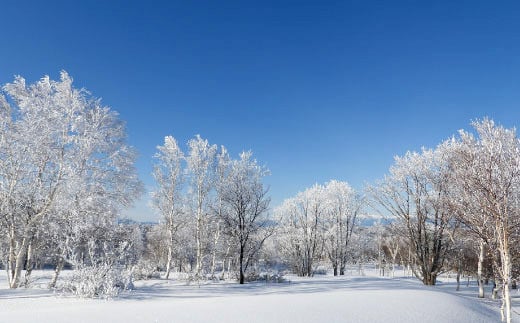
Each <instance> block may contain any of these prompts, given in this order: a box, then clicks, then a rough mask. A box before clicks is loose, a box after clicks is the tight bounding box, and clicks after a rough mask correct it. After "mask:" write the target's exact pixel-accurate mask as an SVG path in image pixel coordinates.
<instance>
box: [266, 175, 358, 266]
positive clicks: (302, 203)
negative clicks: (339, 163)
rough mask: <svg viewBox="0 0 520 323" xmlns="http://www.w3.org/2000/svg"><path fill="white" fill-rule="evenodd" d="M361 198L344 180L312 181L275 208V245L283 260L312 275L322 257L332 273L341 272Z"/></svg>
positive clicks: (346, 257)
mask: <svg viewBox="0 0 520 323" xmlns="http://www.w3.org/2000/svg"><path fill="white" fill-rule="evenodd" d="M362 202H363V200H362V198H361V197H360V196H359V194H357V193H356V192H355V191H354V189H352V187H350V186H349V185H348V183H346V182H339V181H336V180H333V181H330V182H328V183H326V184H325V185H318V184H316V185H314V186H313V187H311V188H308V189H306V190H305V191H303V192H301V193H298V194H297V195H296V196H295V197H293V198H290V199H287V200H285V201H284V202H283V203H282V205H281V206H279V207H278V208H277V209H276V213H277V214H278V218H279V219H280V222H279V226H280V229H279V232H278V235H277V240H278V242H279V243H278V245H279V247H280V252H281V253H282V255H283V257H284V259H285V261H286V262H287V263H288V264H289V265H290V266H291V268H292V270H293V271H294V272H295V273H297V274H298V275H300V276H313V275H314V272H315V271H316V268H317V266H318V265H319V264H321V261H322V260H323V259H324V258H327V259H328V260H329V261H330V265H331V267H332V268H333V271H334V276H336V275H338V271H339V274H340V275H344V274H345V268H346V265H347V261H348V260H349V257H350V253H349V251H350V250H349V248H350V245H349V243H350V241H351V239H352V235H353V232H354V228H355V227H356V225H357V222H358V215H359V213H360V211H361V207H362Z"/></svg>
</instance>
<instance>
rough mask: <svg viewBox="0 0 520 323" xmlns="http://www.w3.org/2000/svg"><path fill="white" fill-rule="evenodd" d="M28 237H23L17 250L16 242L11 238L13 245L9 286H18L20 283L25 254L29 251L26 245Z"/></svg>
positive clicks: (10, 257) (10, 248)
mask: <svg viewBox="0 0 520 323" xmlns="http://www.w3.org/2000/svg"><path fill="white" fill-rule="evenodd" d="M26 243H27V239H25V238H24V239H23V240H22V243H21V244H20V246H19V248H18V252H16V251H15V250H16V242H15V240H14V239H11V245H10V246H9V250H10V252H9V264H8V266H9V267H10V268H9V277H8V278H9V288H12V289H14V288H18V286H19V284H20V276H21V274H22V269H23V265H24V263H25V260H26V258H25V255H26V252H27V247H26Z"/></svg>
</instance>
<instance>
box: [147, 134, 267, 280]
mask: <svg viewBox="0 0 520 323" xmlns="http://www.w3.org/2000/svg"><path fill="white" fill-rule="evenodd" d="M157 150H158V152H157V154H156V156H155V157H156V164H155V167H154V173H153V174H154V177H155V180H156V183H157V187H156V189H155V191H154V192H153V193H152V203H153V206H154V208H155V209H156V210H157V211H158V212H159V213H160V214H161V215H162V217H163V221H162V223H161V226H162V227H163V229H164V234H165V235H166V236H167V238H166V239H165V241H166V242H167V256H166V269H165V270H166V278H168V277H169V274H170V271H171V268H172V266H173V265H174V262H176V263H177V266H178V267H179V268H182V267H183V265H184V264H188V265H189V266H190V271H191V269H193V273H194V277H193V278H194V279H196V280H199V279H202V278H204V277H206V275H207V274H209V275H210V277H211V278H215V271H216V269H217V265H219V264H220V266H219V267H220V269H221V270H222V272H223V267H224V264H225V262H226V261H227V263H228V270H230V268H231V266H235V267H237V268H238V274H239V281H240V283H241V284H243V283H244V281H245V278H246V277H245V273H246V271H247V269H248V267H249V266H250V264H251V263H252V261H253V260H254V259H255V257H256V256H257V255H258V251H259V250H260V249H261V247H262V245H263V243H264V241H265V240H266V239H267V238H268V237H269V236H270V235H271V234H272V233H273V231H274V223H273V222H272V221H271V219H270V217H269V213H268V212H267V211H268V208H269V202H270V199H269V198H268V197H267V189H266V188H264V185H263V183H262V179H263V177H264V176H266V175H267V174H268V171H267V169H265V168H264V167H262V166H260V165H258V163H257V161H256V160H255V159H254V158H253V156H252V153H251V152H242V153H241V154H240V156H239V158H238V159H232V158H230V156H229V154H228V152H227V150H226V148H225V147H224V146H221V147H220V149H218V148H217V146H216V145H210V144H209V143H208V141H207V140H205V139H202V138H201V137H200V136H199V135H197V136H195V138H193V139H191V140H189V141H188V152H187V154H186V155H185V154H184V153H183V152H182V150H181V148H180V147H179V145H178V144H177V141H176V140H175V138H173V137H172V136H167V137H166V138H165V140H164V144H163V145H162V146H159V147H157Z"/></svg>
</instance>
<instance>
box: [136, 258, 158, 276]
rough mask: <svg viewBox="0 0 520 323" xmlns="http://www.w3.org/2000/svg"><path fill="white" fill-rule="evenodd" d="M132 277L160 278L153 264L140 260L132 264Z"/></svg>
mask: <svg viewBox="0 0 520 323" xmlns="http://www.w3.org/2000/svg"><path fill="white" fill-rule="evenodd" d="M132 278H133V279H134V280H146V279H159V278H161V273H160V272H159V268H157V266H156V265H155V264H153V263H151V262H150V261H145V260H141V261H139V262H138V263H137V265H135V266H134V268H133V270H132Z"/></svg>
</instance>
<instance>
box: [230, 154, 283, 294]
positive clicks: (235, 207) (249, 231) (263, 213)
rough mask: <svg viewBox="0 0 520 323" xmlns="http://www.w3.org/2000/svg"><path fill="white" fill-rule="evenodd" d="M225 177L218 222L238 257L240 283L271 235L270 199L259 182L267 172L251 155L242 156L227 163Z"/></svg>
mask: <svg viewBox="0 0 520 323" xmlns="http://www.w3.org/2000/svg"><path fill="white" fill-rule="evenodd" d="M228 167H229V170H228V174H227V176H226V178H225V179H224V182H223V183H222V184H223V186H221V192H220V193H221V199H222V203H223V208H222V212H221V213H220V219H221V220H222V222H223V225H224V230H225V232H226V234H227V236H228V237H230V238H231V239H232V241H233V244H235V248H236V251H237V253H238V267H239V282H240V284H243V283H244V281H245V273H246V271H247V269H248V267H249V265H250V264H251V262H252V260H253V259H254V257H255V255H256V254H257V252H258V251H259V250H260V248H261V247H262V245H263V243H264V241H265V239H267V238H268V237H269V236H270V235H271V233H272V232H273V223H272V221H270V218H269V216H268V213H267V211H268V208H269V202H270V199H269V198H268V197H267V190H266V189H265V188H264V185H263V183H262V179H263V177H264V176H266V175H267V174H268V171H267V170H266V169H265V168H264V167H262V166H260V165H258V164H257V161H256V160H255V159H253V157H252V153H251V152H243V153H241V154H240V158H239V159H237V160H231V161H230V162H229V163H228Z"/></svg>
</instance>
